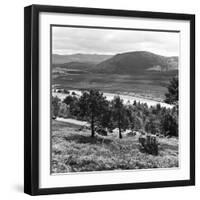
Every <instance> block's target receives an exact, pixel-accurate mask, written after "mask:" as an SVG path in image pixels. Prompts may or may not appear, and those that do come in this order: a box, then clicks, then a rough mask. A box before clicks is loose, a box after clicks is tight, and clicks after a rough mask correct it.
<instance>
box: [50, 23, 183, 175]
mask: <svg viewBox="0 0 200 200" xmlns="http://www.w3.org/2000/svg"><path fill="white" fill-rule="evenodd" d="M50 46H51V50H50V51H51V52H50V54H51V56H50V57H51V58H50V59H51V61H50V65H51V66H50V67H51V70H50V73H51V74H50V76H51V83H50V84H51V92H50V93H51V105H50V107H51V108H50V109H51V116H50V121H51V122H50V124H51V131H50V133H49V134H50V137H51V138H50V140H51V144H50V149H51V150H50V153H51V155H50V173H51V174H52V175H53V174H69V173H85V172H87V173H97V172H100V171H101V172H105V173H106V172H111V171H115V172H118V171H122V170H124V171H126V170H150V169H151V170H160V169H176V168H177V169H178V168H179V167H180V163H179V156H180V152H179V146H180V143H179V137H180V135H179V66H180V64H179V55H180V32H179V31H177V30H153V29H134V28H130V29H125V28H118V27H112V28H109V27H107V28H105V27H92V26H91V27H89V26H88V27H87V26H68V25H51V27H50Z"/></svg>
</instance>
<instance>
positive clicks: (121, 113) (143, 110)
mask: <svg viewBox="0 0 200 200" xmlns="http://www.w3.org/2000/svg"><path fill="white" fill-rule="evenodd" d="M165 96H166V99H165V102H166V103H169V104H173V105H174V107H173V108H172V109H170V108H165V107H161V106H160V104H157V105H156V106H150V107H149V106H148V105H147V104H146V103H140V102H136V101H134V102H133V104H130V103H129V104H124V102H123V99H121V98H120V96H115V97H114V98H113V100H111V101H108V100H107V99H106V97H105V96H104V95H103V93H102V92H100V91H98V90H89V91H84V92H83V93H82V95H81V96H80V97H77V96H76V95H67V96H66V98H65V99H64V100H63V101H61V100H60V99H59V98H58V97H53V98H52V114H53V116H54V117H57V116H61V117H71V118H75V119H78V120H84V121H88V122H89V123H90V125H91V127H90V128H91V137H94V136H95V129H96V128H97V127H98V128H100V129H103V130H105V129H106V130H108V131H109V132H112V131H113V130H114V129H116V128H117V129H118V132H119V138H122V132H123V131H125V130H127V129H128V130H132V131H141V132H147V133H151V134H162V135H164V136H178V78H176V77H174V78H173V79H172V80H171V81H170V84H169V86H168V93H166V94H165Z"/></svg>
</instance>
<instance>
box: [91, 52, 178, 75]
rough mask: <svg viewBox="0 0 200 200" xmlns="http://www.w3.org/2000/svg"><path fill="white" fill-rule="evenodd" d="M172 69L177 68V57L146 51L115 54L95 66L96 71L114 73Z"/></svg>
mask: <svg viewBox="0 0 200 200" xmlns="http://www.w3.org/2000/svg"><path fill="white" fill-rule="evenodd" d="M172 70H178V57H165V56H160V55H157V54H154V53H151V52H147V51H135V52H127V53H122V54H117V55H115V56H113V57H111V58H109V59H107V60H105V61H103V62H101V63H99V64H97V65H96V66H95V71H96V72H100V73H116V74H135V73H141V72H145V71H162V72H165V71H172Z"/></svg>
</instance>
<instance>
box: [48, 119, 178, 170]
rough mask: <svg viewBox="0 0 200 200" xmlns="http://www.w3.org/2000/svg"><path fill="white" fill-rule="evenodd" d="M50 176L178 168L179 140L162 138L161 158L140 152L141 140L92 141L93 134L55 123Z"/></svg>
mask: <svg viewBox="0 0 200 200" xmlns="http://www.w3.org/2000/svg"><path fill="white" fill-rule="evenodd" d="M52 123H53V124H52V128H53V130H52V138H51V139H52V155H51V156H52V157H51V172H52V173H67V172H83V171H102V170H122V169H148V168H172V167H178V140H177V139H176V138H160V139H159V143H160V148H159V155H158V156H153V155H149V154H146V153H142V152H141V151H140V150H139V148H138V147H139V143H138V137H137V136H134V137H128V136H124V137H123V139H118V135H116V136H114V135H111V136H106V137H103V136H99V135H96V136H95V137H94V138H91V137H90V134H91V133H90V130H80V126H76V125H71V124H67V123H63V122H58V121H55V120H53V122H52Z"/></svg>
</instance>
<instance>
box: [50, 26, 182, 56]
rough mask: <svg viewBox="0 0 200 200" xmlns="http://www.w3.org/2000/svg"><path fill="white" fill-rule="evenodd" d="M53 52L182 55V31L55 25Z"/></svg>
mask: <svg viewBox="0 0 200 200" xmlns="http://www.w3.org/2000/svg"><path fill="white" fill-rule="evenodd" d="M52 48H53V53H57V54H74V53H96V54H116V53H123V52H129V51H151V52H153V53H157V54H160V55H165V56H177V55H179V33H172V32H155V31H136V30H113V29H95V28H72V27H53V30H52Z"/></svg>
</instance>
